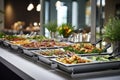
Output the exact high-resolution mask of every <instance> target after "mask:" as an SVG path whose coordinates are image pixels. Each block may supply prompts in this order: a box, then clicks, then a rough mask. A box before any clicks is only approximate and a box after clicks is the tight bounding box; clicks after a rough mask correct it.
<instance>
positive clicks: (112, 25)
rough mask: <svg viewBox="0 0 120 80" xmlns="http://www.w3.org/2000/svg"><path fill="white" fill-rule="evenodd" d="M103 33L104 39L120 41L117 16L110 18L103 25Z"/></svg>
mask: <svg viewBox="0 0 120 80" xmlns="http://www.w3.org/2000/svg"><path fill="white" fill-rule="evenodd" d="M104 30H105V31H104V35H103V37H104V38H105V40H109V41H111V42H113V41H120V19H119V18H116V17H114V18H110V19H109V21H108V22H107V23H106V25H105V26H104Z"/></svg>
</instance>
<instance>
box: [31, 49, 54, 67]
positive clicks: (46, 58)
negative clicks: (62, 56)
mask: <svg viewBox="0 0 120 80" xmlns="http://www.w3.org/2000/svg"><path fill="white" fill-rule="evenodd" d="M37 52H40V50H35V51H32V53H33V54H34V55H36V56H38V59H39V61H42V62H44V63H46V64H48V65H51V64H52V61H51V59H52V58H55V56H45V55H42V54H39V53H37Z"/></svg>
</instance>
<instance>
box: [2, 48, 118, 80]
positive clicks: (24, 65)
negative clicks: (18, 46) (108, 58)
mask: <svg viewBox="0 0 120 80" xmlns="http://www.w3.org/2000/svg"><path fill="white" fill-rule="evenodd" d="M0 62H1V63H2V64H4V65H5V66H7V67H8V68H9V69H10V70H12V71H13V72H14V73H15V74H17V75H19V76H20V77H21V78H23V79H24V80H83V79H84V80H120V69H117V70H107V71H100V72H91V73H83V74H82V73H81V74H80V75H79V77H78V78H71V77H70V76H69V75H67V74H65V73H64V72H62V71H60V70H57V69H55V70H54V69H52V68H51V67H49V66H48V65H46V64H44V63H42V62H36V61H35V60H34V59H30V58H29V57H25V56H23V55H21V54H18V53H17V52H15V51H13V50H10V49H4V48H2V47H1V48H0Z"/></svg>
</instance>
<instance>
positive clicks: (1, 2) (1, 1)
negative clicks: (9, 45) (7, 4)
mask: <svg viewBox="0 0 120 80" xmlns="http://www.w3.org/2000/svg"><path fill="white" fill-rule="evenodd" d="M0 10H2V11H4V0H0ZM0 21H2V23H0V30H1V29H3V27H4V14H2V13H0Z"/></svg>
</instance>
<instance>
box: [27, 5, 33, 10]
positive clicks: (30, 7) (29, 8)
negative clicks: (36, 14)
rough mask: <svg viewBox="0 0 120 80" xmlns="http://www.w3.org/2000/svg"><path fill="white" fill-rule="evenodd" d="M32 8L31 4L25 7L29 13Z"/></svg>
mask: <svg viewBox="0 0 120 80" xmlns="http://www.w3.org/2000/svg"><path fill="white" fill-rule="evenodd" d="M33 8H34V5H33V4H32V3H30V4H29V5H28V7H27V10H28V11H31V10H32V9H33Z"/></svg>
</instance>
